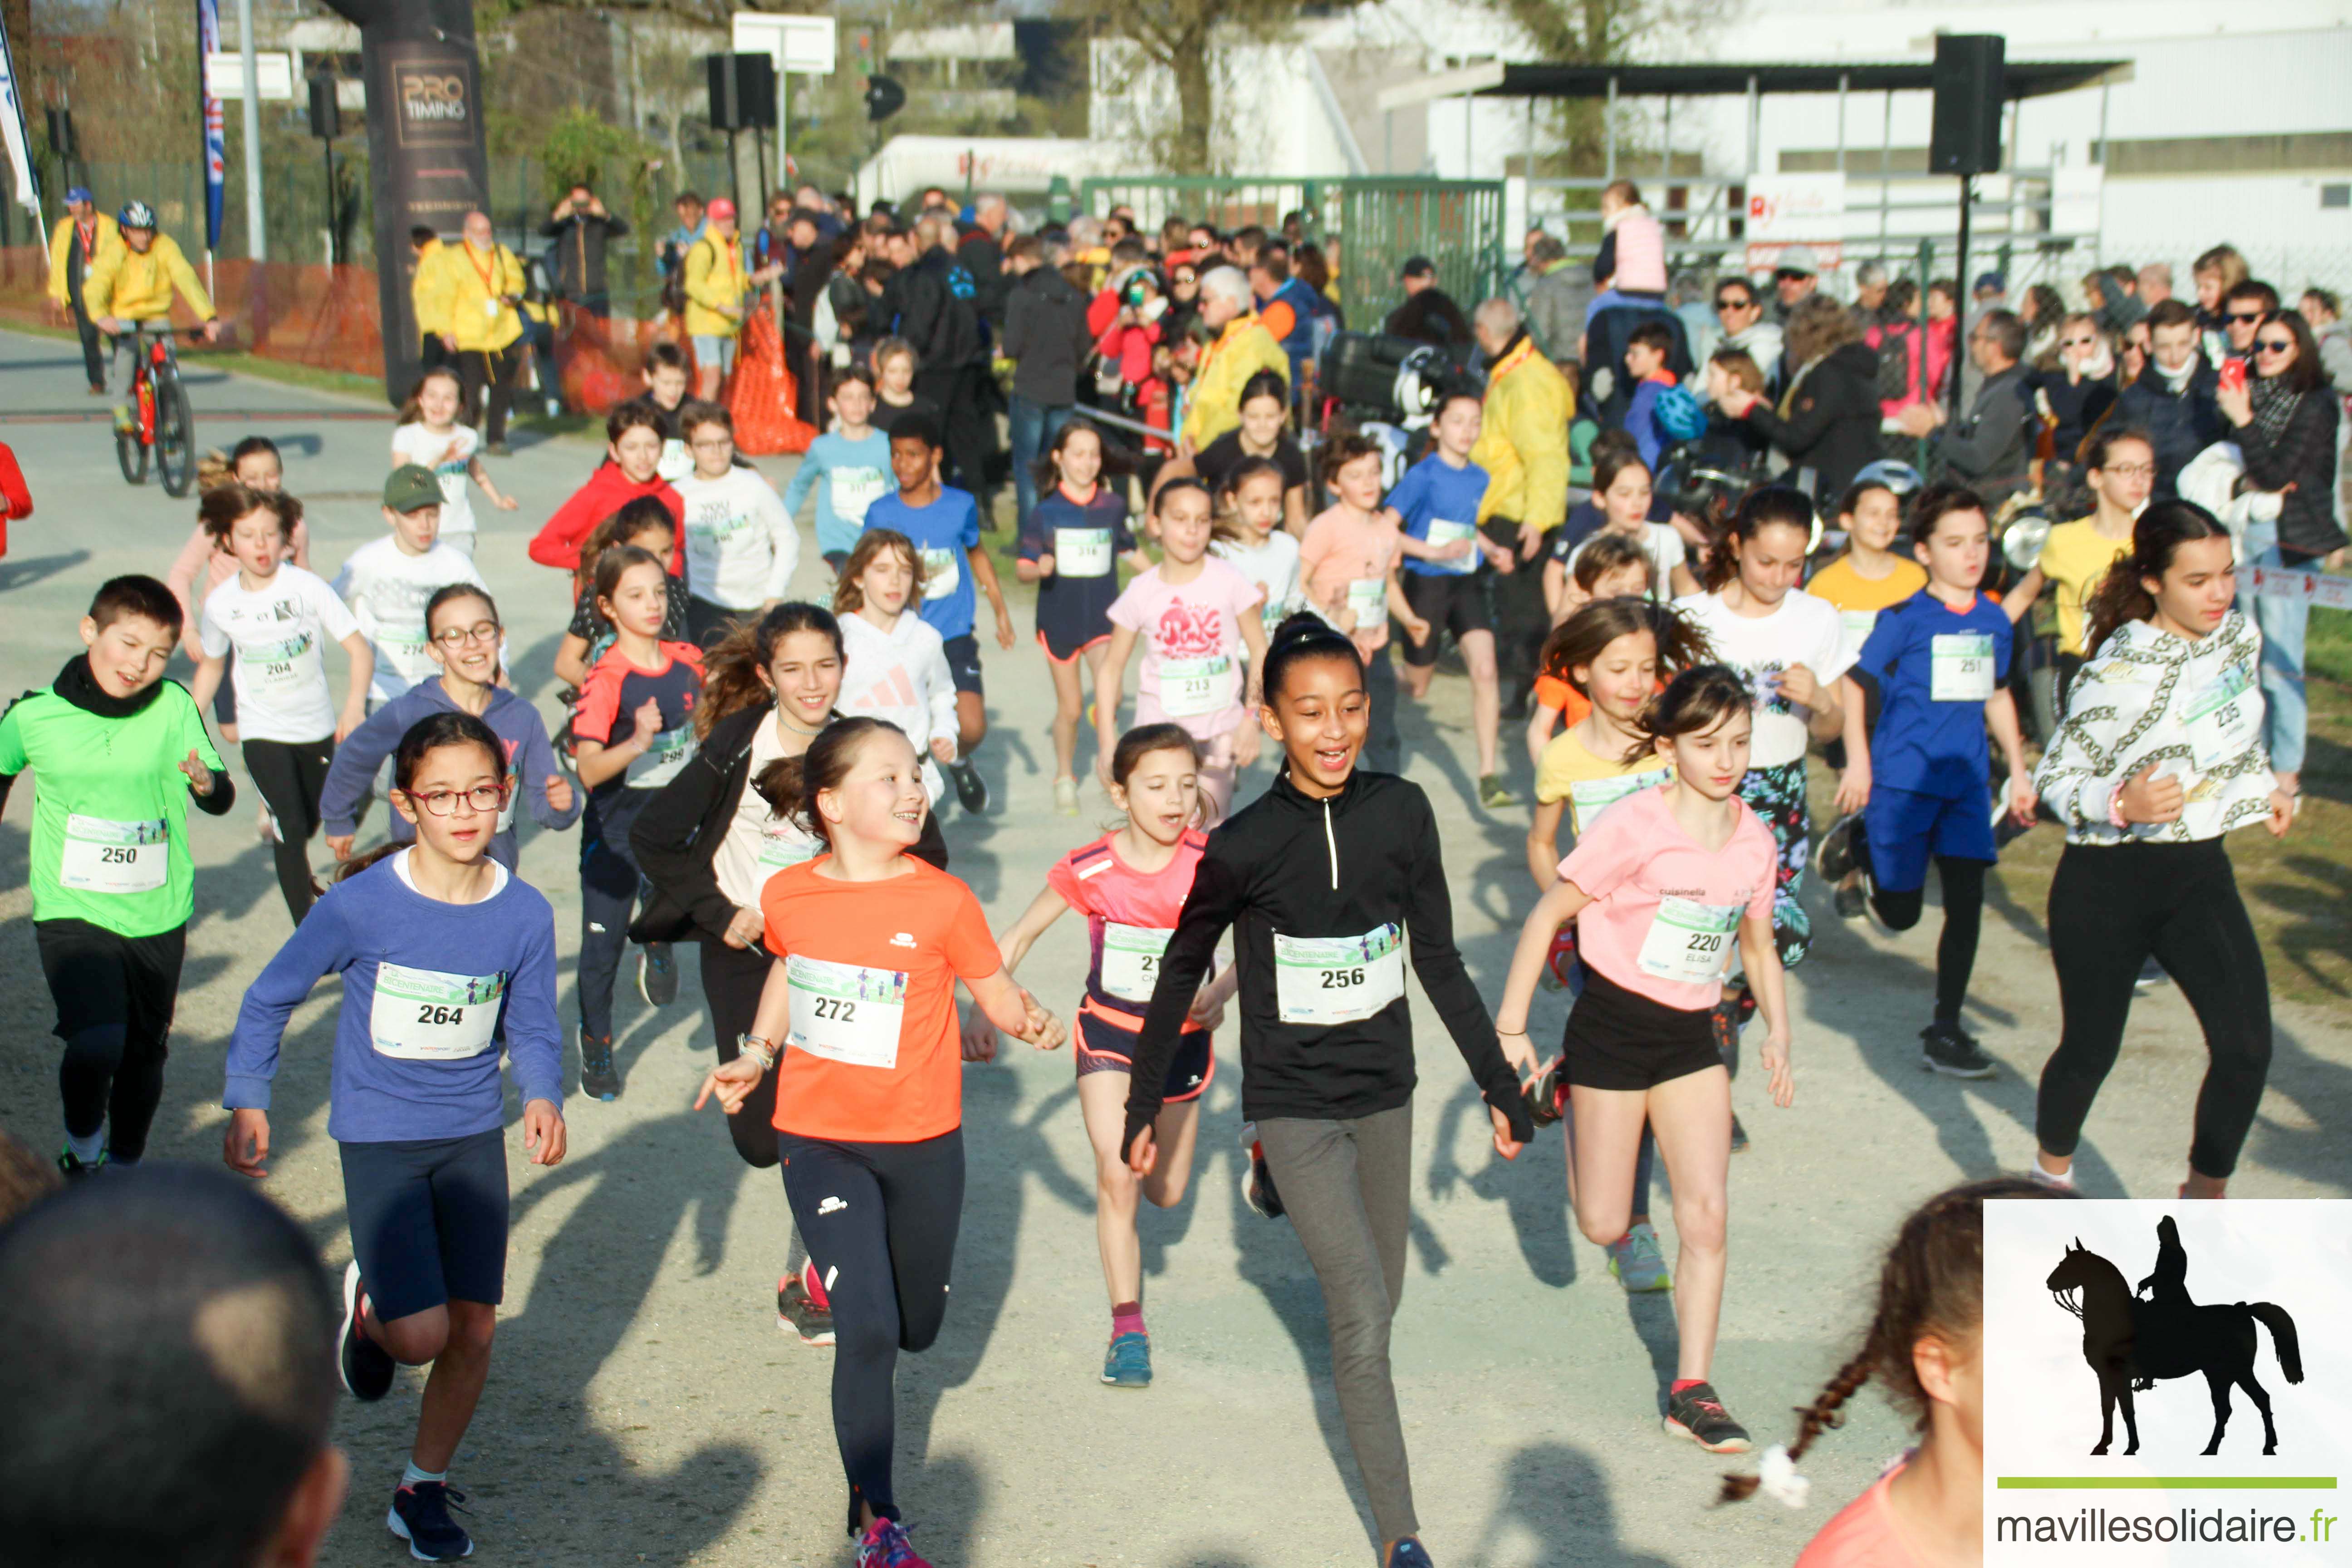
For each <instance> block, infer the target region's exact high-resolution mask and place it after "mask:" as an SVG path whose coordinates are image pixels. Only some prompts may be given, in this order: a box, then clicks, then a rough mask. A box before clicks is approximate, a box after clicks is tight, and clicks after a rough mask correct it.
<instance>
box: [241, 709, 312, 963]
mask: <svg viewBox="0 0 2352 1568" xmlns="http://www.w3.org/2000/svg"><path fill="white" fill-rule="evenodd" d="M243 749H244V752H245V771H246V772H247V773H251V774H252V775H253V787H254V788H256V789H257V790H259V791H260V792H261V799H262V804H264V805H267V806H268V807H269V815H270V816H274V817H276V818H277V819H278V841H277V842H276V843H274V844H272V845H271V846H270V851H271V853H272V854H273V855H275V856H276V858H277V860H278V891H279V892H281V893H283V894H285V895H286V912H287V913H288V914H289V915H292V916H293V917H294V923H295V924H296V925H300V924H301V923H302V917H303V916H304V915H307V914H309V913H310V906H311V904H312V903H314V902H316V901H317V900H318V897H319V892H318V888H317V886H316V884H314V883H313V882H312V881H311V880H310V848H309V845H310V837H311V835H313V834H315V833H317V832H318V831H319V795H320V791H322V790H324V789H325V788H326V787H327V770H328V768H330V767H331V766H332V765H333V764H334V761H335V739H334V737H333V736H331V735H330V736H328V737H327V738H326V739H325V740H323V741H306V742H302V743H300V744H299V745H297V744H293V743H290V742H285V741H247V742H245V743H244V748H243Z"/></svg>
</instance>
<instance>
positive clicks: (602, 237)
mask: <svg viewBox="0 0 2352 1568" xmlns="http://www.w3.org/2000/svg"><path fill="white" fill-rule="evenodd" d="M628 232H629V226H628V224H627V223H626V222H625V221H623V220H622V219H621V218H619V217H617V216H614V215H612V214H609V213H608V214H605V215H604V216H601V217H600V216H597V215H596V214H594V213H591V212H575V213H573V214H572V216H569V217H564V218H552V217H551V218H549V219H548V220H547V221H546V222H545V223H543V224H541V225H540V226H539V233H540V237H541V238H542V239H551V240H553V241H555V243H554V244H553V245H552V246H550V247H548V252H547V255H548V260H549V264H550V265H549V271H550V273H551V275H552V279H551V280H552V281H553V283H554V285H555V292H556V294H557V296H558V297H559V298H561V299H565V300H573V301H584V300H592V299H601V298H603V297H604V295H605V293H606V292H607V289H606V287H605V279H604V247H605V246H606V245H607V244H608V243H610V242H611V241H613V240H615V239H619V238H621V237H623V236H624V235H626V234H627V233H628Z"/></svg>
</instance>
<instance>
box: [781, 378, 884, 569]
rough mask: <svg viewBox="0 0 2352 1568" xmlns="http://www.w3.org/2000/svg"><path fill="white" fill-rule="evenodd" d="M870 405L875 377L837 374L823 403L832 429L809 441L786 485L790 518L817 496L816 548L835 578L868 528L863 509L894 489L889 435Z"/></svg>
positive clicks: (785, 506)
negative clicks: (810, 497)
mask: <svg viewBox="0 0 2352 1568" xmlns="http://www.w3.org/2000/svg"><path fill="white" fill-rule="evenodd" d="M825 405H826V406H827V407H829V408H831V409H832V410H833V428H832V429H830V430H828V431H826V432H825V433H824V435H822V436H819V437H817V438H816V439H815V440H814V441H812V442H810V443H809V449H808V452H807V454H806V455H805V456H803V458H801V461H800V467H798V468H794V469H793V477H792V479H791V480H790V482H788V483H787V484H786V485H785V486H784V510H785V511H786V512H787V513H789V514H791V515H792V516H794V517H798V516H799V515H800V510H801V502H802V500H804V499H805V498H806V497H807V496H808V493H809V492H810V491H811V490H812V489H814V491H815V492H816V550H817V553H818V554H819V555H822V556H824V563H825V564H826V565H827V566H830V567H832V568H833V570H834V573H835V575H836V576H838V575H839V574H840V572H841V566H842V563H843V562H845V561H847V560H848V559H849V552H850V551H851V550H852V549H853V548H855V547H856V543H857V531H858V530H860V529H862V528H864V527H865V526H866V508H867V507H869V506H872V505H873V504H874V503H875V502H876V501H877V500H881V499H882V497H884V496H886V495H888V494H889V493H890V492H891V490H893V489H896V488H897V486H896V485H895V484H894V483H893V482H892V480H891V479H890V437H887V436H886V435H884V434H883V433H882V432H881V431H879V430H877V429H876V428H875V427H874V405H875V396H874V376H873V373H872V372H870V371H867V370H865V369H862V368H860V369H853V370H845V371H843V372H841V373H840V374H839V375H838V376H837V377H836V378H835V381H834V386H833V394H832V395H831V396H830V397H828V398H826V399H825Z"/></svg>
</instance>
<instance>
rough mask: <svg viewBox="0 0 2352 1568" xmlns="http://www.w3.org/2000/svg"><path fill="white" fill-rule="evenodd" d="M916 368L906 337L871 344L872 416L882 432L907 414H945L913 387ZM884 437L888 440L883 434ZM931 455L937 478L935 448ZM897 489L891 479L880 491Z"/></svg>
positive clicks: (890, 492) (930, 416) (933, 416)
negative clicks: (872, 366) (872, 368)
mask: <svg viewBox="0 0 2352 1568" xmlns="http://www.w3.org/2000/svg"><path fill="white" fill-rule="evenodd" d="M917 368H918V361H917V359H916V355H915V345H914V344H912V343H910V342H908V341H907V340H906V339H904V338H896V337H893V338H884V339H883V340H882V341H881V342H878V343H876V344H875V345H874V401H875V403H876V405H877V406H876V408H875V411H874V417H875V418H876V420H877V421H878V422H879V426H880V428H881V429H882V430H884V431H885V432H887V431H888V430H889V429H890V427H891V426H894V425H896V424H898V421H899V420H901V419H904V418H906V417H907V416H908V415H910V414H911V415H919V416H922V417H923V418H926V419H939V418H940V417H942V416H944V415H945V413H946V410H944V409H942V408H941V407H940V405H939V404H938V403H937V402H935V401H934V400H932V399H931V398H929V397H926V396H924V395H922V394H921V393H919V392H917V391H916V390H915V371H916V369H917ZM884 439H885V440H886V441H887V439H888V437H887V435H886V436H885V437H884ZM931 456H932V459H933V461H932V468H931V477H932V478H934V479H937V478H938V477H939V466H938V457H939V453H938V451H937V449H936V448H935V449H934V450H933V452H932V454H931ZM882 466H883V468H885V469H886V470H887V469H888V468H889V466H890V465H889V464H888V463H887V462H886V463H884V464H883V465H882ZM897 491H898V481H897V480H896V479H893V480H892V481H891V482H890V483H889V484H888V485H886V486H885V487H883V489H882V491H881V494H882V495H893V494H896V493H897ZM877 499H878V498H877Z"/></svg>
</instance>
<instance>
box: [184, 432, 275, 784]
mask: <svg viewBox="0 0 2352 1568" xmlns="http://www.w3.org/2000/svg"><path fill="white" fill-rule="evenodd" d="M285 476H286V467H285V463H284V461H283V459H281V458H279V457H278V445H277V443H276V442H274V441H272V440H270V439H269V437H267V436H247V437H246V438H245V439H244V440H242V441H239V442H238V443H237V444H236V447H233V448H231V449H230V451H229V452H228V453H227V454H226V456H224V455H222V454H221V453H219V452H211V453H207V454H206V455H205V460H204V461H203V462H201V463H199V464H198V465H196V491H197V493H198V494H199V495H201V494H203V493H204V492H205V490H208V489H212V488H213V487H214V486H215V485H217V484H220V483H223V482H224V481H226V480H229V479H236V480H237V481H239V482H241V483H243V484H246V485H249V486H251V487H252V488H253V489H257V490H265V491H267V492H268V493H269V494H271V495H277V494H278V493H279V492H280V491H281V490H282V489H284V488H285ZM286 506H287V510H288V511H289V512H290V513H291V514H292V515H291V516H290V517H289V520H288V522H287V540H288V542H287V552H286V558H287V559H288V560H289V561H291V562H293V563H294V564H295V565H297V566H301V567H305V568H307V567H308V566H309V565H310V525H309V524H307V523H305V522H304V521H302V504H301V502H299V501H298V500H294V498H293V497H291V496H288V497H287V498H286ZM235 572H236V556H234V555H231V554H230V553H229V552H227V551H226V550H224V549H222V548H221V547H220V545H219V544H218V542H215V540H214V538H213V536H212V535H211V534H209V533H207V532H205V525H204V523H203V522H202V521H198V522H197V524H196V526H195V528H194V530H193V531H191V532H190V533H189V535H188V542H187V543H185V544H184V545H183V546H181V547H180V558H179V559H178V560H176V561H174V562H173V563H172V569H171V571H170V572H168V573H166V574H164V577H163V581H164V582H165V583H167V584H170V585H171V589H172V596H173V598H175V599H177V600H179V601H180V621H181V626H180V637H181V642H182V646H183V647H185V648H186V649H187V652H188V659H189V662H190V663H193V664H202V663H203V662H204V658H205V647H204V641H203V630H202V627H203V621H204V601H205V595H207V594H209V593H211V592H212V591H213V590H214V589H215V588H217V587H219V586H220V585H221V584H223V583H225V582H226V581H227V580H228V578H229V577H230V575H231V574H234V573H235ZM199 578H201V579H203V581H201V582H199V581H198V579H199ZM213 721H214V722H215V723H216V724H218V725H219V726H220V733H221V739H222V740H224V741H226V742H229V743H230V744H231V745H235V744H236V683H235V682H233V681H226V680H224V681H223V682H221V687H220V689H219V690H218V691H217V692H215V693H214V694H213ZM262 810H263V812H264V813H265V815H266V814H267V812H268V807H267V806H264V807H263V808H262Z"/></svg>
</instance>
